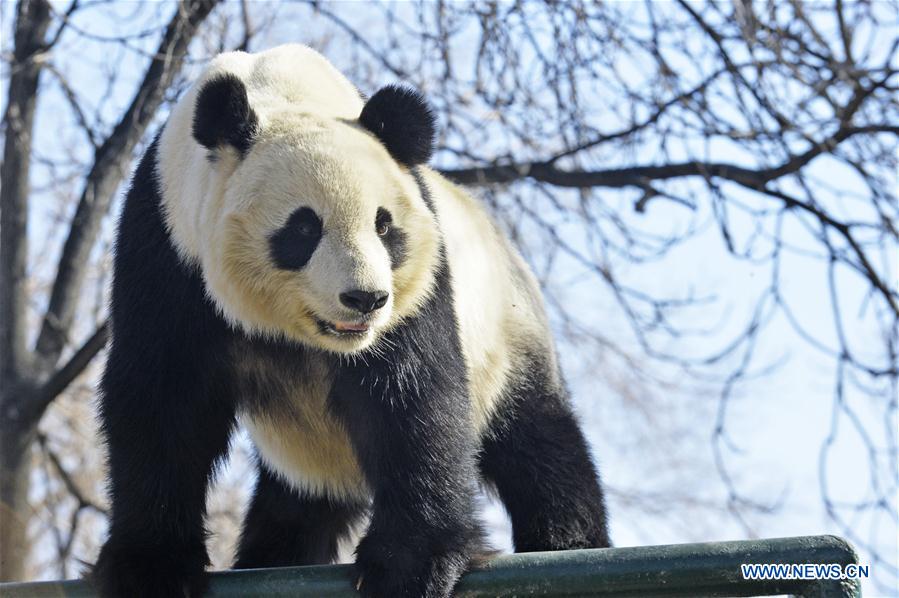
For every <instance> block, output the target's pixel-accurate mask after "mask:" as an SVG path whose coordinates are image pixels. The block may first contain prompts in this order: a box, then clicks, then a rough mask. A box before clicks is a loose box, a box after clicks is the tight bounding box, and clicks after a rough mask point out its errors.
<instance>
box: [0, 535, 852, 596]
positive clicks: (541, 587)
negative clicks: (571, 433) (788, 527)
mask: <svg viewBox="0 0 899 598" xmlns="http://www.w3.org/2000/svg"><path fill="white" fill-rule="evenodd" d="M857 562H858V561H857V557H856V555H855V552H854V551H853V549H852V547H851V546H850V545H849V544H848V543H847V542H846V541H845V540H843V539H842V538H838V537H836V536H807V537H798V538H775V539H768V540H749V541H741V542H710V543H702V544H672V545H666V546H641V547H632V548H607V549H597V550H572V551H567V552H534V553H526V554H511V555H503V556H499V557H497V558H495V559H493V560H492V561H491V562H490V563H489V564H488V565H487V566H485V567H484V568H482V569H478V570H475V571H471V572H469V573H468V574H466V575H465V577H463V578H462V581H461V582H460V583H459V585H458V586H457V588H456V593H455V595H456V596H458V597H460V598H475V597H477V598H484V597H494V596H496V597H512V596H569V597H570V596H582V597H586V596H622V597H637V596H640V597H653V596H658V597H667V596H690V597H699V596H773V595H783V594H792V595H796V596H803V597H805V598H832V597H837V596H840V597H846V598H849V597H853V598H854V597H858V596H861V591H860V589H859V583H858V581H855V580H824V579H821V580H800V579H790V580H747V579H743V574H742V570H741V567H740V565H742V564H756V563H779V564H793V563H797V564H801V563H811V564H838V565H840V566H842V567H845V566H846V565H849V564H853V563H857ZM211 577H212V580H211V584H210V592H209V596H210V598H212V597H215V598H234V597H237V596H241V597H242V596H264V597H272V598H287V597H291V598H303V597H315V598H331V597H333V598H338V597H340V598H344V597H345V598H350V597H355V596H358V594H357V593H356V592H355V591H354V590H353V587H352V583H351V579H352V570H351V566H350V565H332V566H323V567H286V568H279V569H255V570H246V571H221V572H216V573H213V574H212V576H211ZM0 596H2V597H3V598H24V597H28V598H44V597H51V596H52V597H59V598H62V597H66V598H87V597H93V596H95V594H94V592H93V591H92V589H91V588H90V586H89V585H88V584H87V583H86V582H84V581H52V582H36V583H15V584H0Z"/></svg>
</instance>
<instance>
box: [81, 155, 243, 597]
mask: <svg viewBox="0 0 899 598" xmlns="http://www.w3.org/2000/svg"><path fill="white" fill-rule="evenodd" d="M155 165H156V142H154V143H153V145H151V146H150V148H149V149H148V150H147V153H146V154H145V156H144V158H143V160H142V161H141V164H140V166H139V167H138V169H137V171H136V173H135V175H134V179H133V181H132V188H131V191H130V192H129V194H128V199H127V201H126V202H125V207H124V210H123V213H122V216H121V219H120V221H119V233H118V238H117V244H116V255H115V262H114V283H113V288H112V343H111V345H110V348H109V357H108V360H107V364H106V370H105V373H104V375H103V378H102V381H101V390H102V393H101V400H100V417H101V421H102V429H103V433H104V434H105V437H106V443H107V445H108V447H109V471H110V485H109V493H110V496H111V498H112V512H111V517H110V529H109V535H110V537H109V541H108V542H107V543H106V545H105V546H104V547H103V550H102V551H101V553H100V556H99V559H98V561H97V563H96V566H95V567H94V570H93V577H94V579H95V580H96V584H97V589H98V590H99V591H100V593H101V595H103V596H116V597H125V596H127V597H129V598H130V597H134V598H140V597H142V596H146V597H148V598H150V597H153V598H158V597H160V596H183V595H184V592H183V589H182V588H183V587H187V588H189V589H190V592H189V593H190V595H199V593H200V592H201V591H202V589H203V588H204V587H205V575H204V568H205V566H206V564H207V562H208V557H207V553H206V545H205V540H206V531H205V529H204V526H203V519H204V516H205V512H206V489H207V486H208V484H209V480H210V475H211V472H212V471H213V466H214V464H215V462H216V461H217V460H219V459H220V458H221V457H222V456H223V455H224V454H225V451H226V450H227V448H228V439H229V434H230V432H231V429H232V427H233V423H234V412H235V397H234V396H233V395H232V393H231V392H230V385H229V384H228V382H227V379H228V375H227V372H228V364H227V362H226V359H225V357H224V356H225V351H224V349H225V348H226V340H227V338H228V335H229V334H230V332H229V330H228V327H227V326H226V325H225V322H224V321H223V320H222V319H221V318H219V317H218V316H217V315H216V313H215V309H214V308H213V307H212V305H211V304H210V303H209V302H208V300H207V298H206V294H205V291H204V285H203V281H202V279H201V277H200V273H199V272H198V271H197V270H195V269H187V268H185V267H184V266H183V265H182V263H181V261H180V260H179V258H178V256H177V254H176V253H175V250H174V248H173V247H172V245H171V243H170V242H169V238H168V236H167V234H166V228H165V225H164V223H163V219H162V215H161V213H160V206H159V190H158V184H157V182H156V176H155V172H154V170H155Z"/></svg>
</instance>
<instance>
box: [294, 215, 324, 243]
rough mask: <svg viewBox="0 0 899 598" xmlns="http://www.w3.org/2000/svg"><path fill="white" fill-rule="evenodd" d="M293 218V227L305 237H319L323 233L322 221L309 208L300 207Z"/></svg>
mask: <svg viewBox="0 0 899 598" xmlns="http://www.w3.org/2000/svg"><path fill="white" fill-rule="evenodd" d="M291 220H293V222H292V223H291V224H293V229H294V230H295V231H296V232H298V233H299V234H300V235H302V236H304V237H318V236H320V235H321V233H322V221H321V220H319V218H318V216H317V215H316V214H315V212H314V211H312V210H310V209H309V208H302V209H300V210H299V211H297V212H296V213H295V214H294V215H293V217H292V218H291Z"/></svg>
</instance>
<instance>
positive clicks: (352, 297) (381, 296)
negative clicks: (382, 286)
mask: <svg viewBox="0 0 899 598" xmlns="http://www.w3.org/2000/svg"><path fill="white" fill-rule="evenodd" d="M389 296H390V294H389V293H385V292H384V291H360V290H358V289H357V290H355V291H347V292H346V293H341V294H340V302H341V303H343V304H344V305H346V306H347V307H349V308H350V309H354V310H356V311H358V312H362V313H364V314H368V313H371V312H373V311H375V310H376V309H381V308H382V307H384V305H385V304H386V303H387V297H389Z"/></svg>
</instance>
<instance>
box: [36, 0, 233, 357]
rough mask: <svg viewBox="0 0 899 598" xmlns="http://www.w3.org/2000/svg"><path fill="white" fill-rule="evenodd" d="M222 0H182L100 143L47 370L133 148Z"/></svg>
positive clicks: (55, 297) (49, 325) (69, 257)
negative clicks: (128, 99) (121, 112)
mask: <svg viewBox="0 0 899 598" xmlns="http://www.w3.org/2000/svg"><path fill="white" fill-rule="evenodd" d="M219 1H220V0H189V1H187V2H185V3H183V4H180V5H179V8H178V10H177V11H176V14H175V15H174V16H173V17H172V20H171V21H170V22H169V25H168V27H167V28H166V31H165V34H164V35H163V38H162V42H161V43H160V45H159V48H158V50H157V51H156V54H155V56H154V57H153V59H152V61H151V63H150V66H149V68H148V69H147V72H146V75H145V76H144V79H143V81H142V82H141V84H140V86H139V88H138V90H137V93H136V94H135V96H134V99H133V100H132V102H131V105H130V106H129V107H128V109H127V110H126V111H125V114H124V115H123V116H122V118H121V120H120V121H119V123H118V124H117V125H116V126H115V128H114V129H113V131H112V133H111V134H110V135H109V137H107V138H106V140H105V141H104V142H103V144H102V145H101V146H100V147H99V149H97V152H96V155H95V159H94V165H93V167H92V168H91V170H90V172H89V173H88V175H87V177H86V182H85V186H84V191H83V193H82V195H81V199H80V201H79V203H78V209H77V211H76V212H75V216H74V218H73V219H72V224H71V228H70V230H69V235H68V237H67V238H66V242H65V245H64V246H63V250H62V255H61V256H60V259H59V265H58V267H57V274H56V278H55V280H54V284H53V290H52V292H51V294H50V302H49V305H48V307H47V311H46V313H45V315H44V318H43V324H42V326H41V331H40V334H39V336H38V339H37V343H36V345H35V352H36V354H37V356H38V358H39V361H40V363H41V365H42V369H44V370H45V371H46V370H48V369H50V368H52V367H53V366H54V365H55V364H56V361H57V360H58V359H59V355H60V353H61V352H62V350H63V348H64V347H65V345H66V343H67V341H68V334H69V330H70V328H71V325H72V321H73V318H74V315H75V308H76V304H77V301H78V293H79V291H80V289H81V282H82V280H83V278H84V275H85V271H86V264H87V263H88V256H89V254H90V251H91V248H92V247H93V244H94V240H95V239H96V236H97V231H98V230H99V227H100V222H101V220H102V219H103V217H104V216H105V215H106V212H107V211H108V210H109V206H110V203H111V202H112V198H113V195H114V193H115V191H116V189H117V188H118V187H119V184H120V183H121V182H122V179H123V178H124V176H125V173H126V172H127V171H128V165H129V163H130V160H131V154H132V152H133V150H134V148H135V146H136V145H137V143H138V142H139V141H140V140H141V139H142V138H143V136H144V133H145V132H146V129H147V126H148V125H149V124H150V122H151V120H152V119H153V116H154V115H155V113H156V110H157V109H158V108H159V106H160V104H161V103H162V100H163V96H164V93H165V90H166V89H167V88H168V87H169V85H170V84H171V82H172V81H173V80H174V78H175V76H176V75H177V73H178V71H179V70H180V68H181V65H182V62H183V60H184V56H185V55H186V53H187V48H188V45H189V44H190V41H191V39H193V36H194V34H195V33H196V30H197V26H198V25H199V24H200V23H201V22H202V21H203V20H204V19H205V18H206V16H207V15H208V14H209V13H210V12H211V11H212V9H213V8H214V7H215V5H216V4H217V3H218V2H219Z"/></svg>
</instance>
